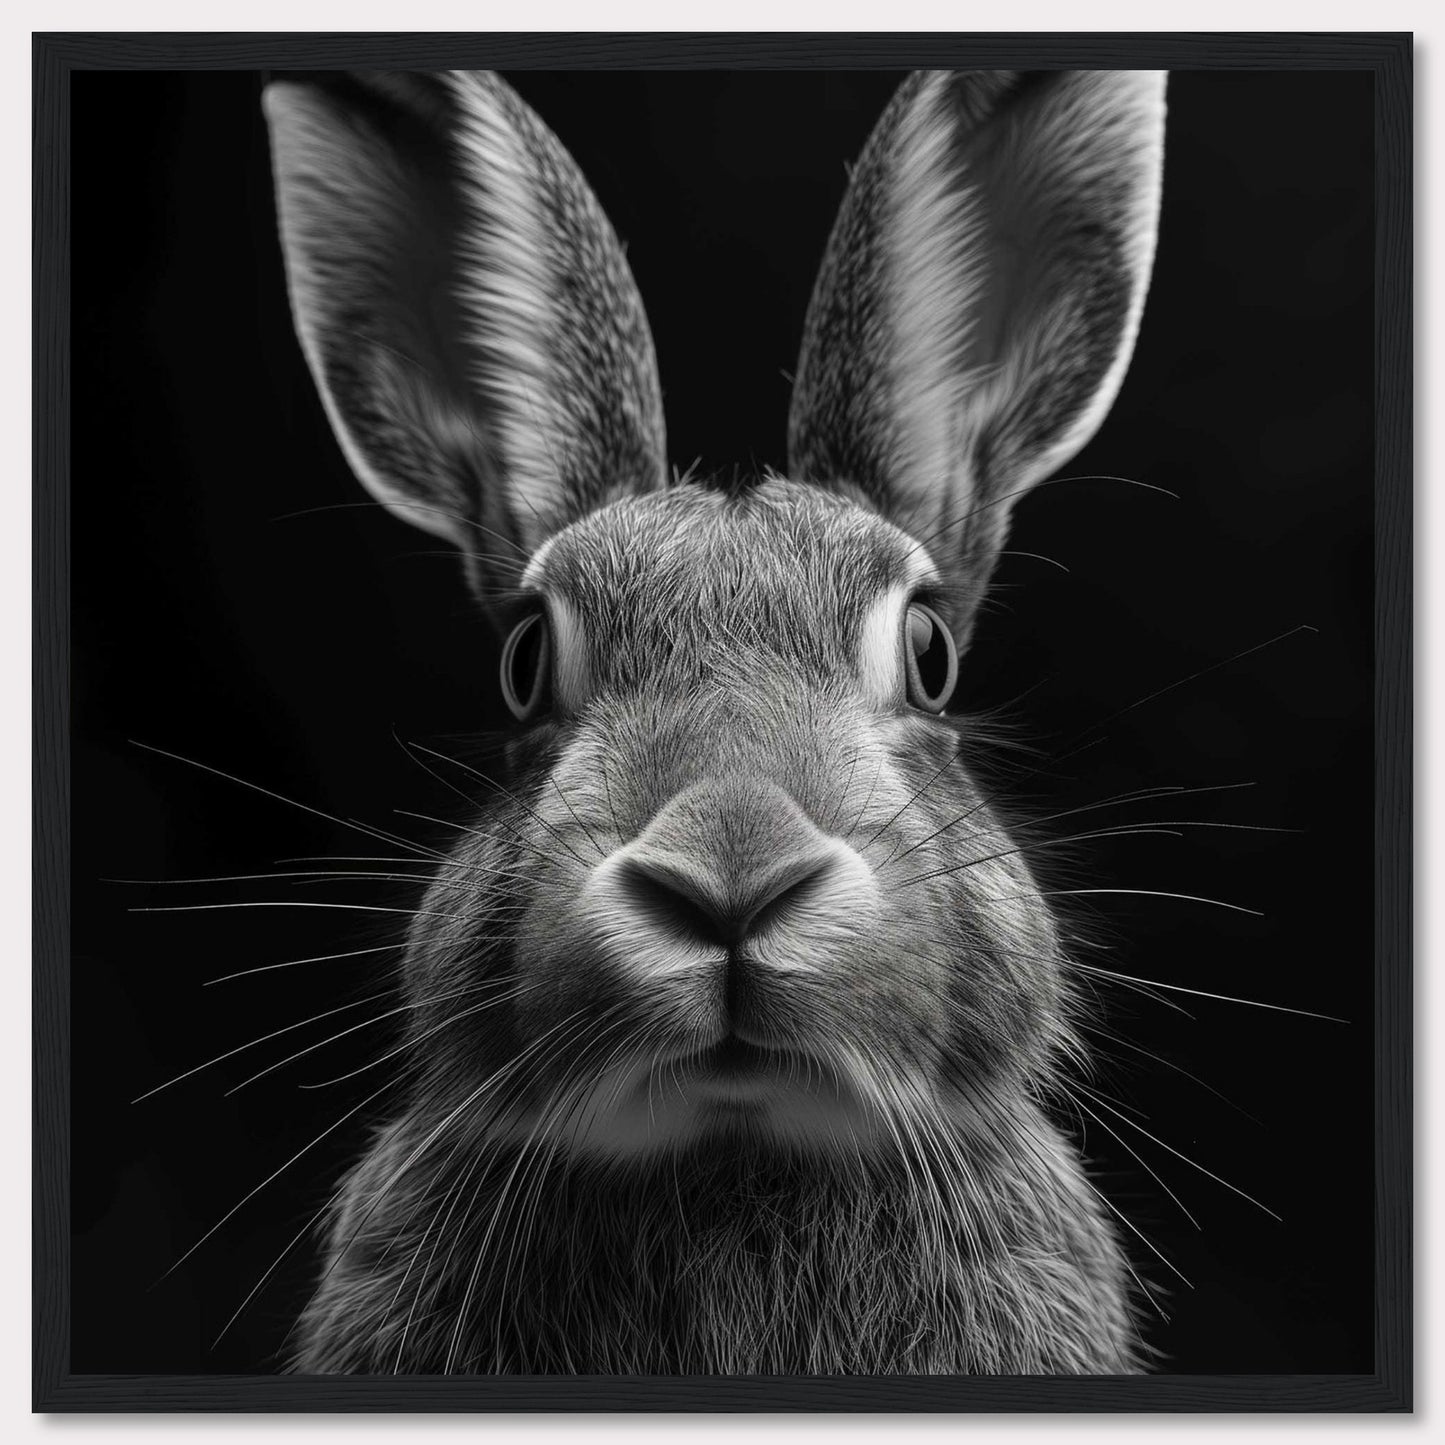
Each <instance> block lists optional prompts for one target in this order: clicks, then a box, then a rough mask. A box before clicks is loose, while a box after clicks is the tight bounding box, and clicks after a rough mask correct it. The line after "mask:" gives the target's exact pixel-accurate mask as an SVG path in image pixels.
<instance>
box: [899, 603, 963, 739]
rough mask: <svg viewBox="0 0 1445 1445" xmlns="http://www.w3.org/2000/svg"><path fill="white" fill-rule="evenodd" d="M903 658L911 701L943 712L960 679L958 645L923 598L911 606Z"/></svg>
mask: <svg viewBox="0 0 1445 1445" xmlns="http://www.w3.org/2000/svg"><path fill="white" fill-rule="evenodd" d="M903 662H904V666H905V667H906V669H907V672H908V701H909V702H911V703H912V704H913V706H914V707H917V708H922V709H923V711H924V712H942V711H943V709H944V708H945V707H946V706H947V704H948V700H949V698H950V697H952V696H953V688H954V684H955V683H957V681H958V649H957V648H956V647H955V646H954V645H953V634H952V633H951V632H950V631H949V630H948V628H947V627H946V626H945V624H944V621H943V619H942V618H941V617H940V616H939V615H938V613H936V612H935V611H934V610H933V609H932V608H931V607H925V606H924V605H923V603H921V602H915V603H913V604H912V605H911V606H910V607H909V609H908V616H907V618H906V620H905V622H904V629H903Z"/></svg>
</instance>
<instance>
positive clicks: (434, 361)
mask: <svg viewBox="0 0 1445 1445" xmlns="http://www.w3.org/2000/svg"><path fill="white" fill-rule="evenodd" d="M265 111H266V117H267V120H268V121H269V123H270V128H271V144H272V152H273V160H274V167H275V176H276V196H277V207H278V210H279V213H280V222H281V239H282V246H283V249H284V252H285V257H286V269H287V275H288V278H289V284H290V292H291V304H292V310H293V312H294V315H295V319H296V327H297V330H298V332H299V333H300V337H301V343H302V346H303V349H304V350H305V353H306V359H307V361H308V362H309V364H310V367H311V371H312V374H313V375H314V376H315V378H316V383H317V386H318V387H319V388H320V391H321V397H322V400H323V402H324V404H325V407H326V411H327V414H328V416H329V417H330V419H331V424H332V426H333V427H334V429H335V431H336V435H337V437H338V439H339V440H340V442H341V446H342V450H343V451H344V452H345V453H346V457H347V460H348V461H349V462H350V463H351V466H352V467H353V469H354V470H355V472H356V474H357V476H358V477H359V478H360V479H361V481H362V482H363V483H364V484H365V485H366V486H367V488H368V489H369V490H370V491H371V492H372V493H373V494H374V495H375V496H377V497H378V498H380V499H381V500H382V501H383V502H385V503H386V504H387V505H388V506H389V507H391V508H392V509H393V510H394V511H396V512H397V513H398V514H400V515H401V516H403V517H405V518H406V519H407V520H408V521H411V522H414V523H415V524H416V525H417V526H419V527H423V528H425V529H426V530H427V531H429V532H434V533H436V534H438V535H440V536H443V537H446V538H448V539H449V540H451V541H453V542H455V543H457V544H458V545H459V546H460V547H462V548H463V549H464V551H465V552H466V553H467V554H468V555H469V556H472V557H473V558H474V561H475V560H477V559H476V558H475V554H477V553H486V552H488V551H494V550H496V541H495V539H496V537H497V535H500V536H501V537H502V538H504V539H506V541H508V542H510V543H511V544H512V546H513V548H514V549H515V552H514V554H513V555H514V558H515V555H516V553H530V552H532V551H533V550H534V549H535V548H536V546H537V545H538V544H539V543H540V542H541V541H542V540H543V539H544V538H545V537H547V536H548V535H549V534H550V533H552V532H554V531H555V530H557V529H558V528H559V527H562V526H564V525H565V524H566V523H567V522H569V521H571V520H572V519H573V518H575V517H577V516H580V515H581V514H583V513H584V512H587V511H590V510H592V509H593V508H595V507H598V506H600V505H602V504H603V503H605V502H606V501H608V500H609V499H610V498H612V497H613V496H616V495H619V494H621V493H624V492H635V491H646V490H650V489H652V488H655V487H660V486H662V485H663V484H664V481H665V448H664V439H663V423H662V401H661V393H660V391H659V388H658V383H657V363H656V360H655V357H654V354H653V347H652V337H651V334H650V332H649V330H648V326H647V320H646V317H645V315H644V313H643V309H642V303H641V300H640V298H639V297H638V294H637V288H636V285H635V283H634V281H633V279H632V275H631V273H630V271H629V270H628V267H627V263H626V261H625V259H624V258H623V254H622V248H621V246H620V245H619V243H618V241H617V237H616V235H615V234H614V233H613V231H612V228H611V226H610V225H609V224H608V222H607V218H606V217H605V216H604V215H603V214H602V210H601V208H600V206H599V205H598V203H597V200H596V198H595V197H594V196H593V194H592V192H591V190H590V189H589V188H588V186H587V184H586V182H585V181H584V180H583V179H582V176H581V173H580V172H579V171H578V169H577V167H576V165H575V163H574V162H573V160H572V158H571V157H570V156H569V155H568V154H567V153H566V151H565V150H563V148H562V146H561V144H560V142H559V141H558V140H557V138H556V137H555V136H554V135H553V134H552V133H551V132H550V131H549V130H548V129H547V128H546V127H545V126H544V125H543V124H542V122H541V121H540V120H539V119H538V118H537V116H536V115H535V114H534V113H533V112H532V111H531V110H530V109H529V108H528V107H527V106H526V105H525V104H524V103H523V102H522V100H521V99H520V98H519V97H518V96H517V95H516V93H515V92H514V91H512V89H511V88H510V87H509V86H507V85H506V84H505V83H504V82H502V81H501V80H500V79H498V78H497V77H496V76H494V75H490V74H486V73H480V72H451V73H438V74H419V73H405V74H401V73H396V74H386V73H357V74H331V75H323V76H319V77H314V78H307V79H305V80H295V79H290V78H287V79H282V80H277V81H275V82H273V83H272V84H271V85H270V86H269V87H268V88H267V90H266V94H265ZM483 565H484V564H483ZM474 580H478V579H474Z"/></svg>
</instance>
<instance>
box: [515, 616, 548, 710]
mask: <svg viewBox="0 0 1445 1445" xmlns="http://www.w3.org/2000/svg"><path fill="white" fill-rule="evenodd" d="M544 635H545V625H544V624H543V622H542V619H541V618H540V617H534V618H532V620H531V621H530V622H528V623H526V624H524V626H523V627H522V629H521V632H520V635H519V636H518V638H517V644H516V646H515V647H514V648H513V649H512V693H513V696H515V697H516V699H517V702H518V703H519V704H520V705H521V706H522V707H527V706H528V705H529V704H530V703H531V701H532V695H533V694H534V693H535V692H536V691H537V685H538V677H537V673H538V671H539V668H540V665H541V661H542V643H543V638H544Z"/></svg>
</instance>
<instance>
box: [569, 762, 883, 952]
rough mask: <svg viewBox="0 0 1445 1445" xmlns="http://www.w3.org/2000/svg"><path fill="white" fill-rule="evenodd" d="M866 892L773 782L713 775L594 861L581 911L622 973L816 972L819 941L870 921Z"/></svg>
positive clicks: (834, 843) (838, 847) (869, 878)
mask: <svg viewBox="0 0 1445 1445" xmlns="http://www.w3.org/2000/svg"><path fill="white" fill-rule="evenodd" d="M875 892H876V885H875V884H874V882H873V875H872V872H871V870H870V869H869V868H868V866H867V865H866V864H865V863H864V862H863V860H862V859H861V858H860V857H859V856H858V854H857V853H856V852H854V850H853V849H852V848H851V847H849V845H848V844H846V843H845V842H843V841H842V840H841V839H838V838H832V837H829V836H828V835H827V834H825V833H824V832H823V831H822V830H821V829H820V828H819V827H818V826H817V824H816V823H814V822H813V821H812V820H811V819H810V818H809V817H808V816H807V815H806V814H805V813H804V812H803V810H802V809H801V808H800V807H799V806H798V804H797V803H796V802H795V801H794V800H793V799H792V798H791V797H790V796H789V795H788V794H787V793H786V792H785V791H784V790H783V789H782V788H781V787H779V786H778V785H777V784H775V783H772V782H769V781H760V780H752V779H747V778H719V779H709V780H707V781H704V782H701V783H697V784H694V785H693V786H692V787H690V788H688V789H686V790H684V791H683V792H682V793H680V794H678V795H677V796H676V797H675V798H673V799H672V800H671V801H670V802H669V803H668V804H667V805H666V806H665V807H664V808H663V809H662V810H661V811H660V812H659V813H658V814H657V815H656V816H655V817H654V818H653V819H652V821H651V822H650V823H649V824H648V826H647V827H646V828H645V829H644V830H643V832H642V833H640V834H639V835H638V836H637V837H636V838H634V839H633V840H632V841H631V842H630V843H627V844H625V845H624V846H623V847H621V848H618V849H617V850H616V851H615V852H614V853H612V854H611V855H610V856H609V857H608V858H606V859H605V860H604V861H603V862H602V863H600V864H599V865H598V866H597V868H596V869H595V870H594V871H593V873H592V876H591V878H590V879H589V880H588V882H587V884H586V886H585V887H584V889H583V890H582V894H581V899H580V906H581V907H582V908H583V909H584V910H585V911H586V912H587V913H589V914H590V915H592V916H593V918H594V919H595V924H596V929H597V932H598V934H599V935H600V937H601V938H602V939H603V940H604V947H605V948H606V949H607V951H608V952H609V954H610V955H611V956H612V957H614V958H615V959H616V960H617V961H618V962H620V963H621V964H622V965H623V966H627V965H628V964H632V965H634V966H637V967H641V968H644V969H646V968H658V967H660V968H662V969H664V970H666V969H670V968H683V969H686V968H687V967H689V966H691V965H693V964H694V963H695V962H696V961H697V960H699V959H702V960H711V961H714V962H717V961H721V962H723V963H724V964H727V965H728V966H729V968H730V969H731V970H732V971H733V972H735V973H741V974H744V975H745V974H746V973H747V972H748V971H749V970H751V969H760V970H763V971H767V970H779V971H788V970H800V971H813V972H816V971H818V970H820V969H822V968H824V967H826V966H827V942H828V939H829V937H830V936H832V935H837V934H839V933H840V932H842V933H852V932H856V930H857V929H858V928H860V927H866V926H867V925H868V924H869V923H870V922H871V921H872V918H873V916H874V914H875V912H876V910H875V908H874V906H873V903H874V895H875ZM669 954H672V955H673V956H674V957H675V960H676V961H675V962H673V963H669V962H668V956H669Z"/></svg>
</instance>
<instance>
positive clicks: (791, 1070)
mask: <svg viewBox="0 0 1445 1445" xmlns="http://www.w3.org/2000/svg"><path fill="white" fill-rule="evenodd" d="M673 1067H674V1068H675V1069H676V1070H677V1072H678V1073H680V1074H681V1075H682V1076H683V1078H685V1080H686V1087H687V1088H689V1089H696V1090H698V1091H700V1092H701V1093H702V1094H703V1095H704V1096H705V1097H707V1098H708V1099H709V1100H710V1101H712V1102H721V1103H733V1104H738V1103H751V1102H760V1101H762V1100H763V1099H764V1098H766V1097H769V1096H773V1095H776V1094H777V1093H778V1092H779V1091H780V1090H786V1089H790V1088H798V1087H803V1086H804V1084H805V1081H812V1082H813V1083H815V1084H816V1083H817V1082H818V1080H819V1078H820V1071H819V1068H818V1065H817V1063H816V1061H815V1060H813V1059H811V1058H809V1057H807V1056H805V1055H804V1054H802V1053H800V1052H799V1051H798V1050H796V1049H791V1048H778V1047H776V1046H774V1045H772V1044H764V1043H756V1042H754V1041H753V1040H751V1039H747V1038H744V1037H742V1036H741V1035H740V1034H738V1033H735V1032H729V1033H728V1034H726V1035H725V1036H724V1037H723V1038H721V1039H718V1040H717V1041H715V1042H714V1043H711V1044H708V1045H706V1046H705V1047H704V1048H701V1049H696V1050H694V1051H693V1052H691V1053H688V1054H684V1055H683V1056H681V1057H680V1058H678V1059H677V1060H676V1062H675V1064H674V1065H673Z"/></svg>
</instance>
